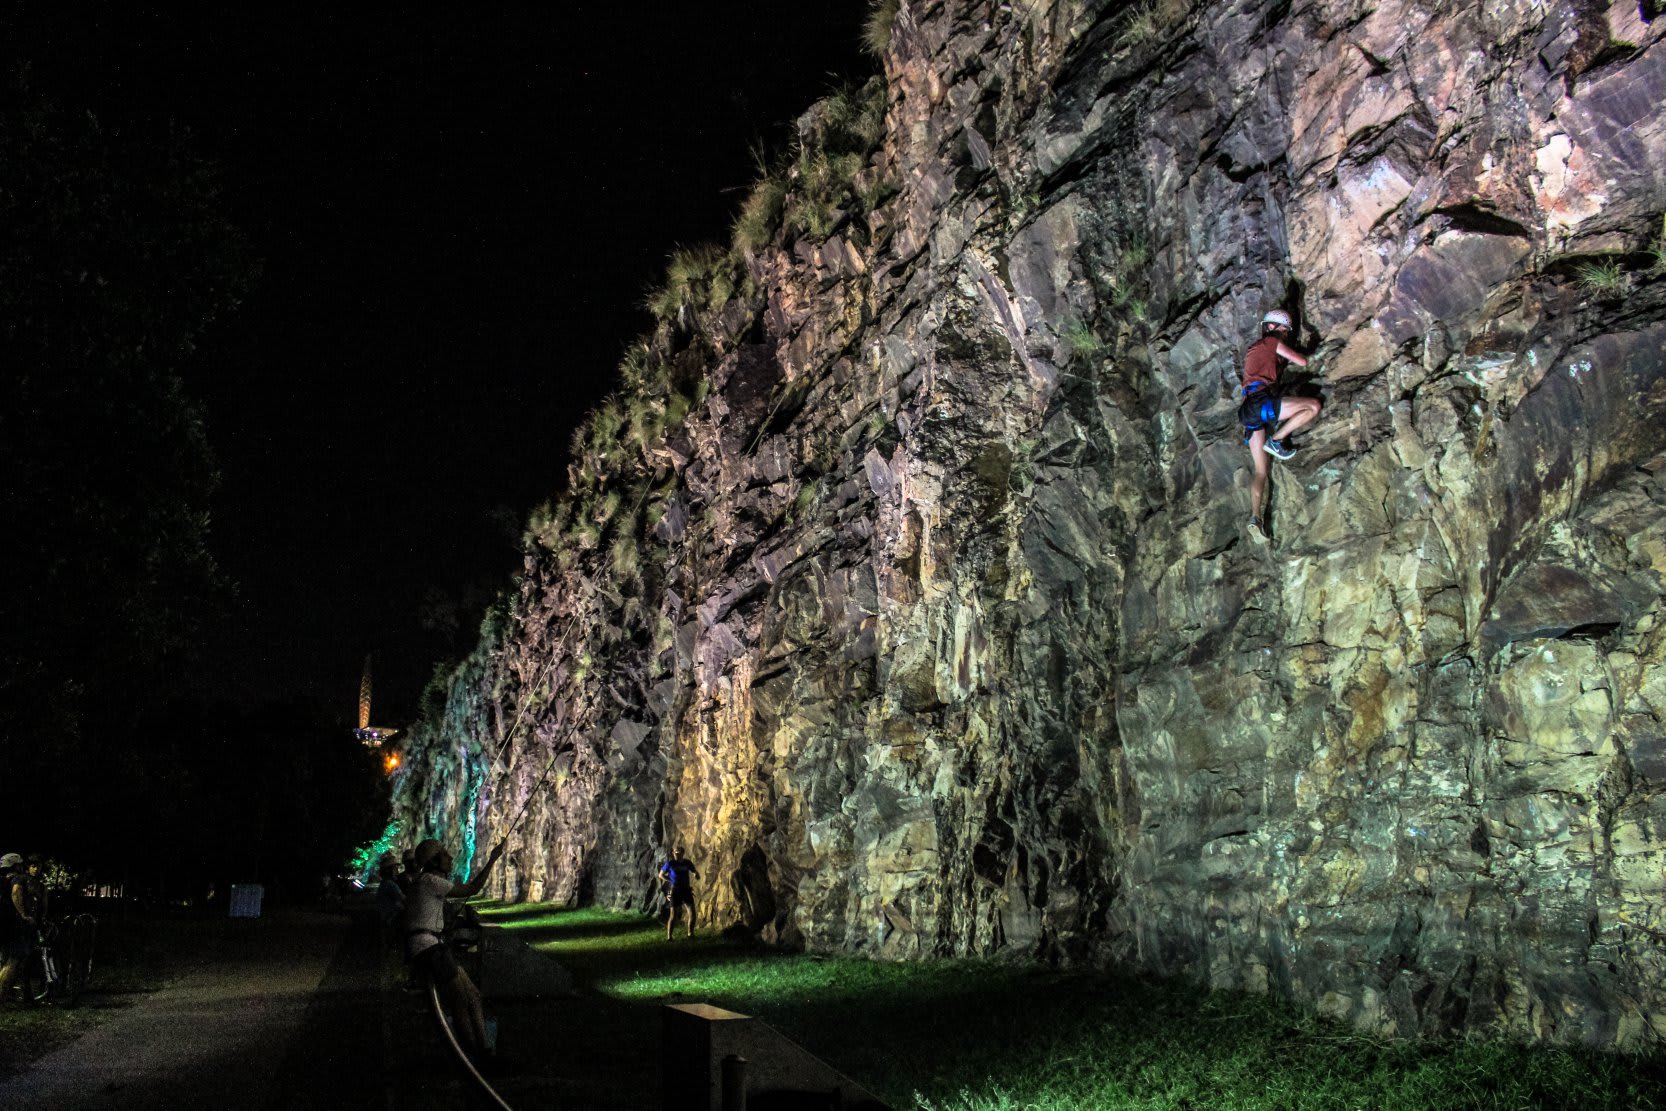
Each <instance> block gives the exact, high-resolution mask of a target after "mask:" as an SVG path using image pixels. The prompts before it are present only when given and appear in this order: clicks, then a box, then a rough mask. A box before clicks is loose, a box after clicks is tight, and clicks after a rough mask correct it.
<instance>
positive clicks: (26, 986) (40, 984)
mask: <svg viewBox="0 0 1666 1111" xmlns="http://www.w3.org/2000/svg"><path fill="white" fill-rule="evenodd" d="M22 981H23V1000H24V1002H26V1003H30V1004H35V1003H45V1002H46V1001H47V1000H49V999H51V998H52V993H53V991H54V989H55V988H56V987H57V984H58V976H57V959H56V958H55V957H54V956H53V954H52V950H51V948H49V947H47V946H44V945H42V946H39V947H37V948H36V949H35V951H34V952H32V953H30V954H29V956H28V957H27V958H25V959H24V961H23V976H22Z"/></svg>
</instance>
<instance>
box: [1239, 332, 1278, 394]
mask: <svg viewBox="0 0 1666 1111" xmlns="http://www.w3.org/2000/svg"><path fill="white" fill-rule="evenodd" d="M1278 344H1279V338H1278V336H1276V335H1266V336H1262V337H1261V338H1260V339H1258V340H1256V341H1255V343H1254V344H1253V345H1251V347H1250V349H1249V353H1248V354H1246V355H1245V356H1244V392H1245V393H1248V392H1249V388H1250V387H1251V386H1252V385H1256V384H1260V385H1262V386H1265V387H1266V388H1267V389H1269V390H1270V389H1272V388H1273V387H1274V386H1276V385H1278V371H1279V364H1280V363H1282V362H1283V360H1282V359H1280V358H1279V357H1278Z"/></svg>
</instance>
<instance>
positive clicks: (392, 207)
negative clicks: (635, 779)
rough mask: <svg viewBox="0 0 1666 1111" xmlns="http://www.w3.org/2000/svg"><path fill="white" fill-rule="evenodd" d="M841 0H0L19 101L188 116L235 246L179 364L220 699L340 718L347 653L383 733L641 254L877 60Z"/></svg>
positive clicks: (491, 570)
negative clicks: (208, 561)
mask: <svg viewBox="0 0 1666 1111" xmlns="http://www.w3.org/2000/svg"><path fill="white" fill-rule="evenodd" d="M865 10H866V5H865V4H863V3H862V0H841V2H838V3H833V4H802V5H798V4H794V5H781V6H771V7H770V8H768V9H767V14H763V12H764V11H765V9H760V8H758V7H757V6H754V5H724V4H718V5H715V6H714V5H712V4H677V5H672V4H664V5H643V4H578V5H561V6H557V5H526V6H512V7H511V6H496V5H490V6H479V7H473V6H456V5H451V6H446V7H443V8H442V7H439V6H427V5H423V6H418V7H416V8H413V9H411V10H407V11H403V12H396V11H395V10H394V9H389V8H385V7H381V6H375V5H369V6H365V5H330V6H328V7H325V6H318V7H317V8H314V9H311V10H308V9H303V8H297V7H295V6H292V5H263V6H257V7H252V8H251V7H246V6H243V5H221V6H217V8H215V9H205V10H202V11H195V10H193V9H192V8H190V7H184V6H182V7H180V8H177V9H175V8H158V7H150V6H138V7H132V6H127V5H118V4H108V5H96V6H76V5H66V4H61V3H21V4H12V5H9V6H8V7H7V8H6V10H5V14H4V15H0V55H4V60H5V63H6V66H7V67H8V70H9V71H13V72H15V71H16V69H17V67H18V66H19V65H20V64H21V63H26V64H27V66H28V75H29V84H30V85H31V86H32V88H33V89H34V90H35V91H36V92H38V93H39V94H41V95H45V96H48V97H51V98H53V100H54V101H56V102H57V103H58V104H60V105H61V106H63V107H64V108H66V109H70V110H74V111H77V112H79V111H83V110H85V111H89V112H91V113H93V114H94V115H95V116H96V117H98V119H99V121H100V122H101V124H103V125H104V126H106V127H125V128H128V129H130V130H136V131H138V132H140V133H145V132H147V131H161V130H165V129H166V128H167V127H168V126H169V124H170V121H171V122H172V123H173V124H175V125H179V126H183V127H185V128H187V129H188V130H189V132H190V146H191V147H192V148H193V149H194V151H195V152H196V153H198V154H200V155H202V156H204V157H205V158H207V159H208V160H210V161H211V162H213V163H215V164H216V165H217V166H218V167H219V171H220V184H221V190H222V194H223V201H224V207H225V209H226V212H227V215H228V216H229V218H230V219H231V221H232V223H234V224H235V225H236V226H237V227H239V228H240V229H241V230H242V232H243V233H244V234H245V235H246V236H247V238H248V240H249V242H250V245H251V247H252V249H253V253H254V254H255V256H256V257H257V258H258V259H259V262H260V266H261V276H260V278H259V280H258V281H257V282H256V284H255V286H254V288H253V290H252V291H251V292H250V294H249V295H248V296H247V297H246V298H245V299H244V302H243V304H242V307H241V309H240V310H239V311H238V312H237V313H236V315H235V316H234V317H232V318H229V319H225V320H222V321H220V322H218V323H217V324H216V325H215V326H214V327H213V328H212V329H211V330H210V331H209V332H208V333H207V334H206V335H205V336H204V337H203V338H202V340H201V342H200V344H199V347H198V350H197V352H196V355H195V357H194V359H193V360H192V362H191V363H190V365H187V366H184V367H182V368H180V369H181V371H182V373H183V374H184V376H185V379H186V382H187V386H188V389H189V390H190V392H191V395H192V396H193V397H194V398H195V399H196V400H197V401H199V402H200V403H201V405H202V407H203V409H204V410H205V411H206V416H207V429H208V436H209V440H210V443H211V445H212V447H213V449H214V452H215V454H216V456H217V458H218V461H219V466H220V470H221V472H222V484H221V487H220V490H219V493H218V494H217V495H216V497H215V499H214V502H213V506H214V510H213V527H212V534H211V537H212V546H213V551H214V554H215V556H216V557H217V558H218V560H219V562H220V563H221V565H222V566H223V567H224V568H225V570H226V571H228V572H229V573H230V575H231V576H232V577H233V578H234V579H235V580H236V582H237V584H238V590H239V599H240V600H239V604H238V606H237V612H236V616H235V618H234V620H233V621H232V622H231V623H230V626H229V627H227V628H225V629H223V630H222V632H221V633H220V634H219V636H221V637H222V638H223V643H217V644H215V645H213V646H212V650H211V651H210V653H209V656H210V658H211V660H212V661H214V662H212V663H211V664H209V665H207V666H209V667H210V668H211V669H212V679H213V681H214V684H215V685H216V687H217V688H218V689H219V691H220V692H221V693H223V694H225V695H227V696H228V697H230V698H232V699H234V700H238V699H241V700H248V701H256V700H261V699H267V698H273V697H280V698H281V697H296V696H300V697H304V698H307V699H312V700H316V701H319V702H321V703H328V704H329V705H330V706H331V708H332V709H337V708H338V709H339V711H340V713H341V715H342V716H343V717H344V718H346V717H349V716H350V715H351V714H352V712H353V706H354V697H355V694H356V686H357V681H358V674H359V667H360V663H361V660H362V658H363V655H364V653H365V652H366V651H369V650H375V652H376V659H377V664H376V668H377V713H376V716H377V718H378V719H381V720H382V721H383V722H384V723H386V724H395V725H404V724H406V723H408V721H409V719H410V716H411V714H412V713H413V712H414V708H415V704H416V701H417V695H418V693H419V692H420V690H421V688H422V686H423V684H424V683H425V682H426V680H427V678H428V676H429V674H430V672H431V670H432V668H433V666H434V664H435V663H436V662H438V661H440V660H441V659H444V658H447V657H448V656H452V655H454V654H457V653H460V652H461V651H464V650H466V649H467V647H468V646H469V644H471V643H472V639H473V633H474V630H475V628H476V627H477V625H478V621H479V617H480V610H481V608H482V606H483V604H484V603H485V601H486V600H487V598H488V597H489V592H490V591H492V590H495V589H497V588H499V587H502V586H505V585H507V584H508V582H509V578H510V575H511V573H512V571H513V570H514V568H515V567H516V566H517V565H518V562H519V556H518V553H517V550H516V545H517V544H518V538H519V534H520V528H521V524H522V522H523V520H524V518H525V515H526V512H527V510H528V509H529V508H530V507H531V506H532V505H534V504H536V503H537V502H538V501H540V500H543V499H544V498H547V497H550V496H551V495H553V494H555V493H556V492H558V490H559V489H560V488H561V486H562V485H563V482H564V475H565V465H566V450H567V449H566V445H567V441H568V438H569V435H570V430H571V428H572V427H573V425H574V424H575V423H576V421H577V419H578V418H579V417H580V416H581V415H582V414H583V412H584V411H585V410H586V409H587V408H588V407H589V406H590V405H591V404H593V403H594V402H595V401H596V400H598V399H599V398H600V397H601V396H602V395H603V394H604V393H606V392H607V391H608V390H609V389H610V388H611V382H612V378H613V374H614V370H613V368H614V366H615V365H616V364H617V362H618V359H619V355H620V353H621V351H622V350H623V348H624V346H625V344H626V343H627V342H628V341H629V340H630V339H631V338H632V337H634V336H635V335H637V334H638V333H640V332H642V331H645V330H646V329H647V326H648V323H649V321H648V317H647V315H646V313H645V312H643V311H642V310H641V309H640V308H639V305H640V302H641V300H642V297H643V295H644V293H645V292H646V290H647V289H648V288H649V287H650V286H652V285H655V284H657V283H658V281H659V280H660V279H661V277H662V274H663V268H664V262H665V258H666V256H667V255H668V253H669V252H670V251H671V249H672V248H673V247H674V246H676V245H678V244H687V243H694V242H698V241H702V240H714V241H718V242H722V243H727V238H728V224H729V221H730V220H731V218H732V215H733V213H734V211H735V209H736V207H737V205H738V203H739V200H740V198H741V196H742V195H743V191H744V189H745V187H747V186H748V185H749V184H750V182H751V180H752V178H753V177H754V176H755V169H754V164H753V154H752V148H753V146H754V145H755V144H757V143H759V142H760V141H761V142H762V143H763V144H764V145H765V147H766V148H767V149H768V150H769V151H771V152H776V151H779V150H781V149H782V147H783V146H784V145H785V143H786V141H787V136H788V133H789V130H790V123H791V121H792V119H793V118H794V117H795V116H796V115H798V114H799V113H800V112H801V111H803V110H804V109H805V108H806V107H808V105H809V104H810V103H811V102H812V101H813V100H815V99H817V98H818V97H820V96H822V95H825V93H826V92H828V91H829V90H830V89H832V88H833V87H835V86H836V85H837V84H838V83H839V82H840V81H842V80H845V79H852V78H861V77H865V76H866V75H867V74H869V73H871V72H872V71H873V68H874V65H875V63H874V62H873V61H872V60H871V59H869V58H866V57H865V56H863V55H862V54H861V52H860V49H859V38H860V31H861V23H862V19H863V16H864V14H865ZM447 615H450V616H453V617H457V618H459V624H458V626H457V628H456V629H455V630H453V631H450V632H448V631H447V630H446V629H445V628H444V627H443V625H444V618H445V617H446V616H447ZM436 617H438V618H440V621H439V624H438V625H436V621H435V619H436Z"/></svg>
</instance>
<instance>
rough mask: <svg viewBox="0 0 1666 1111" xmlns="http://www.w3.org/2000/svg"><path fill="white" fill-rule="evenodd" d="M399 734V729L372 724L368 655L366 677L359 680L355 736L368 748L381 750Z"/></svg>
mask: <svg viewBox="0 0 1666 1111" xmlns="http://www.w3.org/2000/svg"><path fill="white" fill-rule="evenodd" d="M397 732H399V730H397V729H386V728H384V727H382V726H380V725H372V724H370V656H369V655H366V656H365V658H364V676H363V678H361V679H360V680H359V727H358V728H357V729H355V730H353V736H355V737H357V738H358V739H359V740H360V741H361V742H362V743H363V744H364V747H366V748H380V747H382V742H383V741H387V740H391V739H392V738H393V735H394V734H395V733H397Z"/></svg>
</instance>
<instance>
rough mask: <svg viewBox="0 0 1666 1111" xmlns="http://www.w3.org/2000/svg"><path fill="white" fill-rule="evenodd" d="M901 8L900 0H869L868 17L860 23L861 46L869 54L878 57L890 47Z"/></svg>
mask: <svg viewBox="0 0 1666 1111" xmlns="http://www.w3.org/2000/svg"><path fill="white" fill-rule="evenodd" d="M901 10H902V0H869V2H868V18H867V19H866V20H865V21H864V22H863V24H862V46H863V47H864V48H865V49H866V50H867V52H868V53H869V54H872V55H873V56H874V57H876V58H878V57H881V56H883V55H884V53H885V51H887V50H889V49H890V47H891V34H892V32H893V31H895V30H896V25H897V13H898V12H900V11H901Z"/></svg>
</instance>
